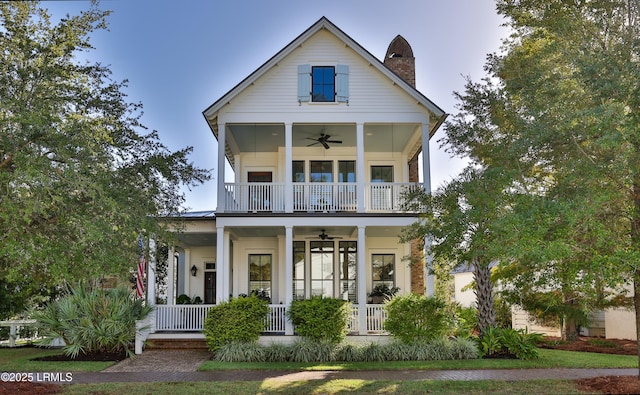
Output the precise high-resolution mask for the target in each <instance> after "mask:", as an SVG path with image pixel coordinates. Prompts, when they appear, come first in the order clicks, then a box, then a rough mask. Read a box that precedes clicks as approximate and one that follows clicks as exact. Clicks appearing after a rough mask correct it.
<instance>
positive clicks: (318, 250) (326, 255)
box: [310, 241, 334, 298]
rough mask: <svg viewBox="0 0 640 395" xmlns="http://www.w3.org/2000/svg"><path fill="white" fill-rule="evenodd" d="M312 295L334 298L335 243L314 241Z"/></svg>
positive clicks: (312, 252) (312, 245)
mask: <svg viewBox="0 0 640 395" xmlns="http://www.w3.org/2000/svg"><path fill="white" fill-rule="evenodd" d="M310 249H311V295H312V296H326V297H330V298H332V297H333V295H334V293H333V241H312V242H311V243H310Z"/></svg>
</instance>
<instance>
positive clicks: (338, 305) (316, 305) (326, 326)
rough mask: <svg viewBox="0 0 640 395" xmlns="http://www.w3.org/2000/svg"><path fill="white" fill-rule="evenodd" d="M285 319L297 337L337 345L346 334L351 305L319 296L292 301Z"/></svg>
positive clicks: (343, 301)
mask: <svg viewBox="0 0 640 395" xmlns="http://www.w3.org/2000/svg"><path fill="white" fill-rule="evenodd" d="M287 317H288V318H289V320H291V322H292V323H293V325H294V326H295V328H296V332H297V333H298V335H300V336H303V337H308V338H310V339H313V340H318V341H326V342H330V343H333V344H338V343H340V342H341V341H342V340H343V339H344V337H345V336H346V334H347V327H348V323H349V319H350V317H351V304H350V303H349V302H347V301H345V300H342V299H333V298H323V297H320V296H315V297H312V298H311V299H304V300H294V301H293V302H291V307H290V308H289V310H288V311H287Z"/></svg>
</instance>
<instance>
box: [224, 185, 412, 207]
mask: <svg viewBox="0 0 640 395" xmlns="http://www.w3.org/2000/svg"><path fill="white" fill-rule="evenodd" d="M421 188H423V185H422V184H418V183H399V182H396V183H386V182H380V183H371V184H368V185H365V190H364V191H363V192H362V193H358V190H357V184H356V183H353V182H340V183H322V182H310V183H306V182H296V183H293V185H292V191H293V196H292V197H291V201H292V202H293V204H292V205H293V211H304V212H355V211H357V209H358V199H359V196H360V197H362V198H363V199H364V205H363V207H364V208H365V211H368V212H374V211H375V212H397V211H401V210H402V204H403V202H404V198H405V193H407V192H409V191H414V190H416V189H421ZM225 191H226V194H225V196H224V210H225V211H226V212H243V213H244V212H284V211H285V209H286V204H285V202H286V199H287V194H286V193H285V185H284V184H282V183H270V182H246V183H226V184H225Z"/></svg>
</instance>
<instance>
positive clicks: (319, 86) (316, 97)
mask: <svg viewBox="0 0 640 395" xmlns="http://www.w3.org/2000/svg"><path fill="white" fill-rule="evenodd" d="M335 98H336V70H335V67H333V66H313V67H312V68H311V101H314V102H334V101H335V100H336V99H335Z"/></svg>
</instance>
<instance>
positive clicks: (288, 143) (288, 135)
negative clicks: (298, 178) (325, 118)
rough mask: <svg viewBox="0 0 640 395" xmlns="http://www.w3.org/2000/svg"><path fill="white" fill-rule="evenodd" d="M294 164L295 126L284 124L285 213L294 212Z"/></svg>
mask: <svg viewBox="0 0 640 395" xmlns="http://www.w3.org/2000/svg"><path fill="white" fill-rule="evenodd" d="M292 163H293V125H292V124H291V123H285V124H284V165H285V171H284V211H285V212H286V213H292V212H293V174H292V171H291V164H292Z"/></svg>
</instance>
